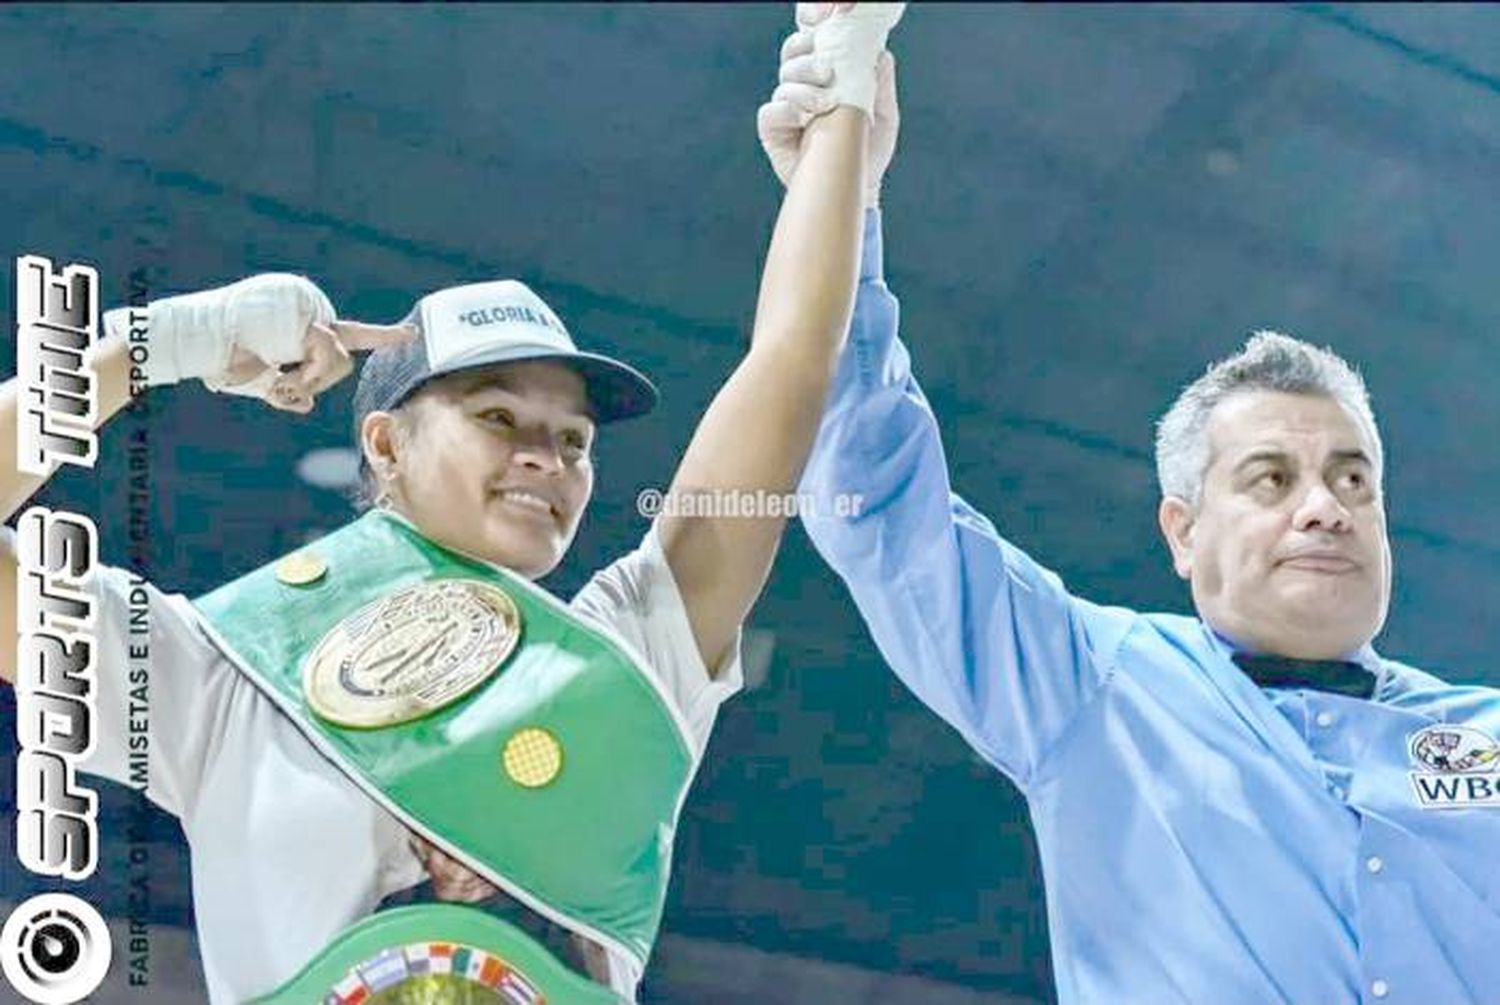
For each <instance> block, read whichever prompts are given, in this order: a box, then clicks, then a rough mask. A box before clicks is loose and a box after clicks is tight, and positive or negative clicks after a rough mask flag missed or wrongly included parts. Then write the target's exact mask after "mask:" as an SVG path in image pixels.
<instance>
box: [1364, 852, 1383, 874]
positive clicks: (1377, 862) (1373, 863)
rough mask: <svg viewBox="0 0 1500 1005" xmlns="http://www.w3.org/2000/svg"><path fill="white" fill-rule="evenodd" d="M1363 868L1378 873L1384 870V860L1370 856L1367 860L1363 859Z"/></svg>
mask: <svg viewBox="0 0 1500 1005" xmlns="http://www.w3.org/2000/svg"><path fill="white" fill-rule="evenodd" d="M1365 868H1366V869H1369V870H1370V871H1371V872H1379V871H1380V870H1381V869H1384V868H1385V860H1384V859H1383V858H1381V857H1380V856H1379V855H1371V856H1370V857H1369V858H1367V859H1365Z"/></svg>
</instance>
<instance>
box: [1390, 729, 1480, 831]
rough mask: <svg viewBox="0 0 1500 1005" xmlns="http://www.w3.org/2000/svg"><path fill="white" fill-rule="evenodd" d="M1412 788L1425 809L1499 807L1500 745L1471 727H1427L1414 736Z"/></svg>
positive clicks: (1411, 745) (1411, 746)
mask: <svg viewBox="0 0 1500 1005" xmlns="http://www.w3.org/2000/svg"><path fill="white" fill-rule="evenodd" d="M1409 749H1410V751H1411V759H1412V761H1413V763H1414V764H1415V765H1416V768H1417V770H1415V771H1413V772H1412V773H1411V784H1412V789H1413V790H1414V791H1415V792H1416V796H1417V802H1418V803H1420V804H1421V806H1422V808H1423V809H1429V810H1453V809H1469V808H1472V807H1481V806H1491V807H1496V808H1500V744H1497V743H1496V742H1495V741H1494V740H1493V739H1491V738H1490V737H1489V736H1488V735H1487V734H1485V733H1481V732H1480V731H1479V730H1477V729H1471V728H1469V727H1468V726H1449V725H1441V726H1428V727H1427V728H1426V729H1422V730H1418V731H1417V732H1416V733H1413V734H1412V736H1411V742H1410V745H1409Z"/></svg>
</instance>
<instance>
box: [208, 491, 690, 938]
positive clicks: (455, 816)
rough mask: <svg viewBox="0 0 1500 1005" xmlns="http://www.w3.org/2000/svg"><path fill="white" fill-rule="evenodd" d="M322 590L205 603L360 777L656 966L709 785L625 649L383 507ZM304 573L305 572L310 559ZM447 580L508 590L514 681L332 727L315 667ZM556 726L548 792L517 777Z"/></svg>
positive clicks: (515, 890)
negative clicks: (517, 620) (400, 596)
mask: <svg viewBox="0 0 1500 1005" xmlns="http://www.w3.org/2000/svg"><path fill="white" fill-rule="evenodd" d="M306 553H310V554H311V556H312V561H314V562H317V563H321V564H325V565H326V571H325V572H323V573H322V574H321V576H319V577H318V578H316V579H315V580H314V581H312V582H310V583H307V584H306V585H290V584H288V583H284V582H281V581H280V580H279V579H278V577H277V573H276V564H275V563H273V564H272V565H268V566H265V567H262V568H261V569H258V570H256V571H255V572H252V573H250V574H249V575H248V576H245V577H243V578H241V579H238V580H236V581H234V582H232V583H230V584H228V585H226V586H224V587H221V588H220V589H218V590H215V591H214V592H212V593H210V594H208V595H207V596H205V597H202V598H200V599H199V600H197V601H195V606H196V608H197V610H198V611H199V613H200V614H201V615H202V617H203V619H204V620H205V621H206V627H207V628H208V629H209V632H210V635H212V636H215V637H216V641H217V642H218V643H219V645H220V647H221V648H222V649H223V650H224V651H225V653H226V654H228V655H229V656H230V658H231V659H232V660H233V661H234V662H235V663H236V664H237V665H238V666H239V667H240V669H241V670H243V671H244V672H245V673H247V675H248V676H249V677H250V679H251V680H253V681H254V682H255V683H256V684H257V685H258V686H259V687H260V688H261V690H263V691H264V692H265V693H266V694H267V695H268V696H269V697H270V698H271V699H272V700H273V701H274V702H276V704H277V705H278V706H279V707H280V708H281V709H282V710H283V711H284V712H286V713H287V715H289V716H290V717H291V718H292V719H293V720H294V721H295V722H296V724H297V725H298V726H299V727H300V728H301V729H302V731H303V732H304V734H306V735H307V736H308V738H309V739H310V740H311V741H312V742H313V743H314V745H315V746H317V747H318V748H319V749H320V750H322V751H323V752H324V753H325V754H327V755H328V756H329V757H330V758H331V759H332V760H333V761H334V762H335V763H336V764H337V765H338V767H339V768H340V769H341V770H342V771H343V772H344V773H345V774H346V775H348V776H349V777H350V778H351V779H352V780H353V781H354V782H355V783H356V784H358V785H360V786H361V788H363V789H364V790H365V791H366V792H368V793H369V794H370V795H372V796H373V797H375V798H376V799H377V800H378V801H380V802H381V803H382V804H383V805H385V806H386V807H387V808H388V809H390V810H391V811H392V812H394V813H396V815H397V816H399V817H401V818H402V819H403V820H404V821H406V822H407V823H408V824H409V825H410V826H412V828H413V829H414V830H416V831H418V832H419V833H421V834H423V835H424V836H426V837H427V838H428V839H429V840H432V841H433V842H434V843H435V844H437V845H439V846H440V847H442V848H444V849H445V850H447V851H449V852H450V853H452V854H455V855H456V857H458V858H459V859H460V860H462V861H464V862H465V863H466V864H467V865H469V866H470V867H471V868H473V869H474V870H475V871H476V872H479V873H480V874H481V875H484V876H486V877H487V878H489V879H490V880H491V881H493V882H495V883H496V884H497V885H499V886H501V888H502V889H505V890H506V891H507V892H509V893H511V894H512V895H513V896H515V897H517V898H518V899H519V900H521V901H522V902H523V903H526V904H527V905H528V906H530V907H532V908H533V909H536V910H538V911H540V912H541V913H542V914H544V915H548V916H550V917H552V918H553V919H554V920H556V921H558V922H559V923H561V924H563V925H565V926H567V927H569V928H571V929H573V930H574V931H578V932H581V933H582V934H584V935H586V936H589V937H591V938H593V939H594V940H595V941H596V942H601V943H603V944H605V945H613V946H615V947H616V948H618V949H621V950H623V951H625V952H628V953H629V954H630V955H632V956H634V957H635V958H636V959H637V960H639V961H640V962H641V963H642V964H644V963H645V961H646V958H647V957H648V956H649V954H650V949H651V945H652V942H653V941H654V940H655V937H656V932H657V928H658V926H659V925H660V923H661V915H662V908H663V904H664V901H665V898H666V891H667V881H668V876H669V871H670V867H671V853H672V840H673V834H674V831H675V828H676V823H677V813H678V810H679V808H680V806H681V803H682V800H683V798H684V796H685V794H686V791H687V787H688V784H689V783H690V782H691V780H692V769H693V757H692V753H691V749H690V746H689V741H688V740H687V738H686V736H685V733H684V727H683V725H682V724H681V721H680V719H679V718H678V717H677V716H676V715H675V714H674V712H673V710H672V708H671V707H670V706H669V705H668V704H667V700H666V699H665V698H664V696H663V695H662V694H661V693H660V692H659V691H658V690H657V689H656V687H655V686H654V684H653V682H652V679H651V678H650V677H648V675H647V674H646V672H645V671H643V670H642V669H640V668H639V667H638V666H637V665H636V664H635V662H634V661H633V659H632V657H631V656H630V655H629V654H628V653H627V652H626V650H625V647H624V645H623V644H622V643H620V642H619V641H617V640H615V639H614V638H613V637H611V636H609V635H607V634H606V633H605V632H603V631H602V630H600V629H599V628H597V627H595V626H593V625H592V624H591V623H589V622H585V621H584V620H583V619H581V618H579V617H578V616H577V615H575V614H573V613H572V612H571V611H569V610H568V608H567V607H566V606H564V605H563V604H561V603H559V602H558V601H556V600H555V599H554V598H552V597H551V596H550V595H549V594H546V593H544V592H543V591H542V590H540V589H538V588H536V587H534V586H532V585H531V584H530V583H527V582H525V581H524V580H522V579H520V578H518V577H516V576H514V575H513V574H511V573H508V572H506V571H505V570H502V569H498V568H496V567H493V566H490V565H487V564H485V563H481V562H477V561H473V560H471V559H468V558H465V557H463V556H460V555H457V554H454V553H453V552H450V551H447V550H446V549H444V548H441V547H439V546H437V545H435V544H433V543H432V542H431V541H429V540H427V539H426V538H425V537H423V536H422V535H421V534H419V533H418V532H417V531H416V530H414V529H413V528H411V527H410V526H408V525H407V524H405V523H404V522H403V521H401V520H400V519H399V518H397V517H394V516H392V515H390V514H387V513H383V512H379V511H376V512H373V513H369V514H366V515H365V516H363V517H361V518H360V519H358V520H355V521H354V522H353V523H351V524H348V525H347V526H345V527H343V528H342V529H340V530H338V531H336V532H334V533H333V534H330V535H328V536H327V537H324V538H321V539H320V540H318V541H317V542H315V543H314V544H313V545H311V546H309V547H308V548H307V549H304V555H303V558H304V560H305V559H306V557H307V554H306ZM304 564H305V562H304ZM444 579H470V580H480V581H483V582H485V583H488V584H491V585H495V586H499V587H500V588H501V589H503V590H504V592H505V593H506V594H508V595H509V596H510V598H511V599H512V600H513V601H514V602H515V604H516V607H517V608H518V609H519V611H520V614H521V626H522V627H521V640H520V644H519V645H518V646H517V648H516V650H515V652H514V653H512V654H511V656H510V657H509V658H508V659H507V660H505V661H504V663H503V665H502V669H501V670H500V672H499V673H497V674H496V675H494V676H493V677H491V678H490V679H489V680H488V681H487V682H486V683H485V684H484V685H482V686H481V687H479V688H478V689H477V690H475V691H474V692H472V693H470V694H468V695H466V696H465V697H463V698H461V699H459V700H458V701H456V702H455V703H453V704H451V705H448V706H447V707H444V708H441V709H438V710H437V711H434V712H432V713H430V714H428V715H426V716H425V717H423V718H419V719H416V720H414V721H410V722H406V723H402V724H400V725H394V726H389V727H386V728H381V729H351V728H345V727H342V726H339V725H336V724H333V723H331V722H328V721H326V720H324V719H322V718H320V717H319V716H318V715H317V714H316V713H315V712H314V711H312V709H311V708H310V707H309V705H308V703H307V701H306V699H305V698H304V695H303V689H302V668H303V663H304V659H305V658H306V657H307V656H308V655H309V654H310V653H311V652H312V651H313V649H315V648H316V646H317V645H318V643H319V641H320V640H321V639H322V638H323V637H324V635H325V634H326V633H327V632H329V631H330V630H331V629H333V628H334V627H335V626H336V625H338V624H339V623H340V622H341V621H342V620H343V619H345V618H347V617H348V616H349V615H351V614H352V613H354V612H355V611H357V610H359V609H360V608H362V607H364V606H365V605H367V604H369V603H371V602H372V601H375V600H378V599H380V598H382V597H385V596H387V595H389V594H391V593H393V592H395V591H396V590H398V589H402V588H404V587H408V586H411V585H413V584H416V583H421V582H430V581H435V580H444ZM527 727H539V728H541V729H544V730H546V731H547V732H548V733H550V734H551V736H553V737H554V738H555V739H556V741H557V743H558V745H560V747H561V754H562V768H561V770H560V771H559V772H558V773H557V774H556V776H555V778H553V779H552V780H551V781H550V782H549V783H548V784H545V785H542V786H541V787H525V786H522V785H520V784H517V783H516V781H514V780H512V778H511V777H510V776H509V775H508V774H507V772H506V770H505V769H504V768H503V767H502V756H501V755H502V750H503V748H504V746H505V743H506V741H507V740H509V739H510V738H511V737H513V736H515V734H516V733H517V732H518V731H519V730H521V729H523V728H527Z"/></svg>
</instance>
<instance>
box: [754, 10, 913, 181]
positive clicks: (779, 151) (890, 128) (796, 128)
mask: <svg viewBox="0 0 1500 1005" xmlns="http://www.w3.org/2000/svg"><path fill="white" fill-rule="evenodd" d="M832 79H833V74H832V72H831V71H829V70H827V69H826V68H825V67H822V66H821V65H820V64H819V63H818V61H817V59H816V57H815V55H814V53H813V31H812V29H810V28H802V29H799V30H798V31H796V32H795V33H793V34H791V35H789V36H787V39H786V41H785V42H783V43H782V46H781V71H780V74H779V80H780V82H779V83H778V84H777V86H776V90H775V91H774V92H772V94H771V100H770V101H768V102H766V103H765V104H764V105H761V106H760V112H759V114H758V115H757V117H756V129H757V132H758V133H759V135H760V143H761V146H762V147H763V148H764V149H765V151H766V158H767V159H768V160H770V162H771V169H772V170H774V171H775V172H776V177H778V178H780V179H781V183H782V184H783V185H785V184H788V183H790V181H791V178H792V172H793V171H795V170H796V167H797V162H798V161H799V160H801V158H802V136H803V133H804V132H806V130H807V125H808V123H809V122H811V121H812V120H813V119H815V118H817V117H818V116H819V115H823V114H824V113H826V112H830V111H832V110H833V109H834V108H835V107H837V105H838V101H837V99H836V98H835V97H834V95H833V91H832V88H831V87H830V86H829V84H830V83H831V82H832ZM875 80H876V89H875V114H874V116H873V118H872V121H871V124H870V144H869V148H868V153H867V155H866V156H867V157H868V163H867V165H866V169H865V178H866V180H867V181H866V184H867V186H868V187H867V188H866V191H865V205H866V206H874V205H877V204H878V203H879V201H880V183H881V181H882V179H883V178H884V177H885V172H886V169H887V168H888V167H890V164H891V158H892V157H893V156H895V153H896V136H897V134H898V133H899V132H900V128H901V109H900V106H899V104H898V103H897V101H896V62H895V58H894V57H893V56H892V55H891V54H890V53H889V52H883V53H881V54H880V58H879V60H878V61H877V62H876V64H875Z"/></svg>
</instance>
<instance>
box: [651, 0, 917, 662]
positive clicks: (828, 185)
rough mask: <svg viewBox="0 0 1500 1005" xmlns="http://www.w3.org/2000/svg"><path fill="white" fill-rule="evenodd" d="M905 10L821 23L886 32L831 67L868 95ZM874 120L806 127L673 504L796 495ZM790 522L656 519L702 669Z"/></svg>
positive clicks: (848, 269)
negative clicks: (749, 303) (864, 77)
mask: <svg viewBox="0 0 1500 1005" xmlns="http://www.w3.org/2000/svg"><path fill="white" fill-rule="evenodd" d="M899 7H900V5H893V4H864V5H860V7H859V8H856V10H855V11H853V12H841V13H839V14H838V15H835V18H834V19H832V20H830V21H829V22H827V23H826V24H825V26H824V27H833V26H834V25H835V22H836V21H837V20H838V19H840V18H842V19H851V20H852V19H854V18H863V19H864V20H865V21H866V22H868V23H870V24H874V25H876V26H877V27H878V32H876V33H869V32H867V33H866V38H865V40H864V41H866V42H868V41H870V36H871V35H872V34H878V39H876V40H875V41H874V44H873V48H871V49H870V50H869V51H867V52H864V53H862V54H860V58H862V59H863V60H864V63H863V66H862V67H860V66H857V65H856V63H855V61H852V60H851V61H846V62H845V63H843V64H835V66H836V67H838V66H840V65H842V66H843V67H845V68H846V69H845V71H844V72H845V74H846V78H851V77H852V75H853V74H854V73H856V72H860V73H865V74H868V76H869V81H868V85H869V86H867V87H865V88H864V91H865V93H866V95H867V97H868V96H871V95H873V84H874V79H875V78H874V74H875V63H876V60H877V58H878V55H879V53H880V51H881V50H882V49H883V48H884V39H885V33H886V31H888V30H889V28H890V25H892V24H894V22H895V19H896V18H897V17H899V16H900V10H899ZM893 8H894V9H893ZM830 37H832V36H830ZM836 72H837V69H836ZM845 82H846V83H849V82H850V80H849V79H846V81H845ZM869 125H870V118H869V114H868V111H867V110H865V109H862V108H859V107H852V106H850V105H844V104H840V105H839V106H838V107H834V108H833V110H832V111H829V112H827V114H824V115H822V116H821V117H819V118H817V119H816V120H814V121H813V122H812V123H811V124H809V125H808V127H807V130H806V135H805V137H804V140H803V146H802V149H801V155H802V156H801V163H800V165H799V167H798V168H797V171H796V173H795V175H794V176H793V177H792V178H791V180H790V184H789V187H788V190H787V194H786V198H785V200H784V201H783V203H782V207H781V213H780V216H779V217H778V218H777V221H776V228H775V232H774V234H773V236H772V238H771V247H770V251H769V252H768V254H767V257H766V265H765V272H764V274H763V277H762V280H761V288H760V297H759V300H758V302H757V304H756V313H755V327H754V333H753V337H752V341H751V345H750V351H749V353H748V354H747V355H746V357H745V359H744V360H743V361H742V362H741V363H740V365H739V367H738V368H736V370H735V372H734V373H733V374H732V375H731V376H730V378H729V380H728V382H727V383H726V384H725V385H724V387H723V388H722V389H721V390H720V391H719V393H718V395H717V396H715V398H714V400H713V403H712V404H711V405H710V406H709V408H708V411H707V412H706V413H705V415H704V416H703V419H702V421H701V422H700V423H699V425H698V429H697V431H696V432H695V433H694V435H693V439H692V442H691V443H690V444H689V446H688V449H687V452H686V454H685V455H684V456H683V459H682V463H681V465H680V466H679V467H678V469H677V474H676V476H675V478H674V479H673V482H672V487H671V490H670V494H669V498H671V499H674V500H679V501H681V500H685V499H687V498H689V496H692V497H694V498H695V499H702V500H711V499H713V498H716V497H717V498H719V499H723V498H726V497H727V496H728V494H729V493H732V492H736V491H741V490H743V491H748V492H755V491H756V490H761V491H762V492H764V493H767V494H787V493H790V492H791V491H792V490H793V488H794V487H795V486H796V484H797V480H798V478H799V477H800V475H801V472H802V467H803V464H804V463H805V461H806V459H807V453H808V450H809V449H810V448H811V446H812V442H813V437H814V435H815V434H816V432H817V428H818V419H819V416H820V415H821V413H822V410H823V402H824V400H825V398H826V396H827V393H828V387H829V383H830V381H831V379H832V376H833V372H834V369H835V367H836V365H837V361H838V351H839V345H840V344H841V342H842V341H843V337H844V332H845V330H846V328H847V326H848V321H849V312H850V308H851V306H852V303H853V299H854V282H855V275H856V261H857V258H858V254H859V228H860V212H861V207H862V205H863V191H864V177H865V176H864V167H865V156H866V149H867V145H868V133H869ZM697 512H703V510H702V509H701V508H700V509H698V510H697ZM785 523H786V514H785V513H778V514H775V515H768V514H765V513H761V514H752V515H748V516H747V515H734V516H729V515H717V516H716V515H709V516H683V515H673V514H672V513H671V511H670V510H664V513H663V515H662V516H661V517H660V518H659V522H658V533H659V535H660V539H661V543H662V547H663V550H664V552H665V554H666V558H667V562H668V564H669V566H670V567H671V569H672V575H673V578H674V579H675V580H676V581H677V586H678V590H679V591H680V593H681V595H682V598H683V604H684V606H685V607H686V609H687V614H688V620H689V622H690V623H691V625H692V628H693V634H694V637H695V639H696V640H697V643H698V649H699V652H700V653H701V655H702V657H703V661H704V664H705V665H706V666H708V667H710V668H716V667H718V666H719V665H720V663H721V662H722V659H723V657H724V655H725V653H726V652H727V651H728V649H729V647H730V646H731V644H732V643H733V642H734V639H735V637H736V634H737V633H738V631H739V628H740V625H741V623H742V622H743V621H744V619H745V616H746V614H747V613H748V612H749V610H750V607H751V605H752V604H754V602H755V600H756V598H757V597H758V596H759V595H760V591H761V589H762V588H763V587H764V585H765V581H766V576H767V574H768V573H769V571H770V567H771V561H772V559H773V558H774V557H775V554H776V548H777V545H778V543H779V542H780V540H781V534H782V531H783V530H784V528H785Z"/></svg>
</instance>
